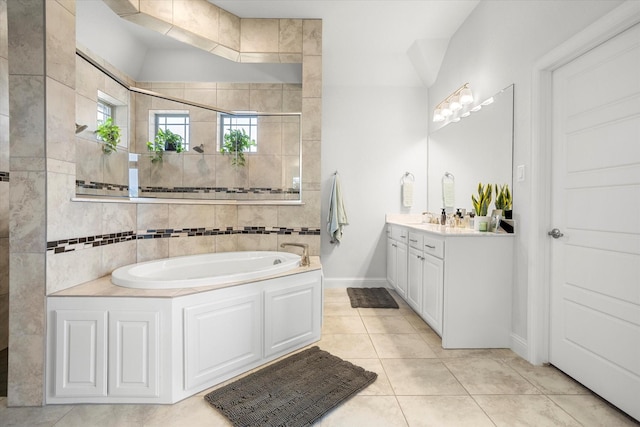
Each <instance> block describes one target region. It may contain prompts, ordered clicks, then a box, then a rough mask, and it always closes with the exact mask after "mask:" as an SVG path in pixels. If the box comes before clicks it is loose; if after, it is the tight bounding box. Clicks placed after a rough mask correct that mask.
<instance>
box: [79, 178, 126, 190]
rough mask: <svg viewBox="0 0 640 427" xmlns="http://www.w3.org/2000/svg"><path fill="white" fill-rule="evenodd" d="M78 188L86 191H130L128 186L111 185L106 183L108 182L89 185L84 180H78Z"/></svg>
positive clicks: (90, 182)
mask: <svg viewBox="0 0 640 427" xmlns="http://www.w3.org/2000/svg"><path fill="white" fill-rule="evenodd" d="M76 187H79V188H85V189H92V190H118V191H129V186H128V185H121V184H109V183H106V182H94V181H89V183H88V184H87V182H86V181H84V180H82V179H78V180H76Z"/></svg>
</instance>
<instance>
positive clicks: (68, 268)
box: [46, 244, 124, 294]
mask: <svg viewBox="0 0 640 427" xmlns="http://www.w3.org/2000/svg"><path fill="white" fill-rule="evenodd" d="M123 245H124V244H120V245H110V246H113V247H118V248H121V247H123ZM102 251H103V248H102V247H96V248H92V249H87V250H83V251H71V252H64V253H59V254H55V253H53V252H47V254H46V262H47V271H46V275H47V276H46V277H47V294H52V293H54V292H58V291H62V290H64V289H67V288H70V287H72V286H75V285H79V284H80V283H84V282H88V281H90V280H93V279H97V278H98V277H101V276H103V275H104V271H103V269H102Z"/></svg>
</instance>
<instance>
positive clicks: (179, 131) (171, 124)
mask: <svg viewBox="0 0 640 427" xmlns="http://www.w3.org/2000/svg"><path fill="white" fill-rule="evenodd" d="M158 129H162V130H163V131H166V130H170V131H171V132H172V133H175V134H176V135H180V136H181V137H182V142H183V146H184V149H185V150H188V149H189V114H188V113H178V112H172V113H156V114H155V130H154V136H155V135H156V134H157V133H158ZM165 149H166V147H165Z"/></svg>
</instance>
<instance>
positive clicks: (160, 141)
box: [147, 129, 184, 163]
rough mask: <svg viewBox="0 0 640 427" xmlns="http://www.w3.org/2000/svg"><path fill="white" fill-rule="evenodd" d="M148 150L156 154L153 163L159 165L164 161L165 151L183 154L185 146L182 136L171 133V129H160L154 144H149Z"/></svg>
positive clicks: (152, 159)
mask: <svg viewBox="0 0 640 427" xmlns="http://www.w3.org/2000/svg"><path fill="white" fill-rule="evenodd" d="M147 149H148V150H149V151H151V152H153V153H154V155H153V157H152V158H151V162H152V163H157V162H161V161H162V156H163V155H164V152H165V151H175V152H176V153H182V152H183V151H184V144H183V142H182V136H180V135H178V134H176V133H173V132H171V131H170V130H169V129H167V130H163V129H158V132H157V133H156V136H155V138H154V139H153V142H151V141H148V142H147Z"/></svg>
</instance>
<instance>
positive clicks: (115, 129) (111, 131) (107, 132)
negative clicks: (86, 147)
mask: <svg viewBox="0 0 640 427" xmlns="http://www.w3.org/2000/svg"><path fill="white" fill-rule="evenodd" d="M96 134H97V135H98V136H99V137H100V139H101V140H102V142H103V144H102V152H103V153H104V154H111V153H113V152H114V151H117V148H118V144H119V143H120V127H119V126H118V125H116V124H114V123H113V119H112V118H111V117H108V118H107V120H105V121H104V122H102V123H100V125H99V126H98V129H96Z"/></svg>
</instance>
